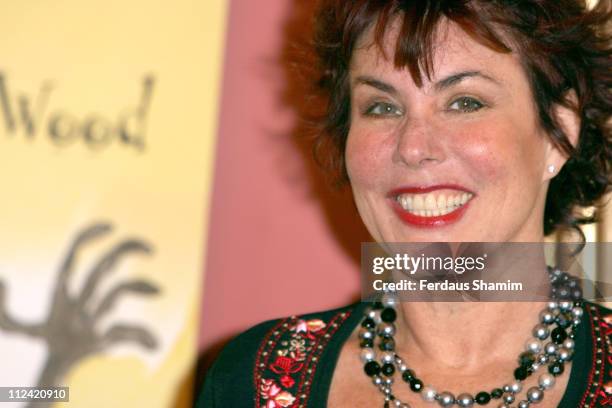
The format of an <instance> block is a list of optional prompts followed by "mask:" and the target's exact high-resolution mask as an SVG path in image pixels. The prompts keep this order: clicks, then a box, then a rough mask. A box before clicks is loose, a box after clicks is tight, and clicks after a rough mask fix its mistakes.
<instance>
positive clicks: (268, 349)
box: [197, 304, 359, 407]
mask: <svg viewBox="0 0 612 408" xmlns="http://www.w3.org/2000/svg"><path fill="white" fill-rule="evenodd" d="M358 305H359V304H353V305H349V306H346V307H342V308H338V309H332V310H326V311H321V312H316V313H309V314H304V315H299V316H297V315H294V316H288V317H284V318H280V319H274V320H269V321H266V322H263V323H260V324H257V325H256V326H253V327H251V328H250V329H248V330H246V331H245V332H243V333H241V334H240V335H238V336H236V337H235V338H234V339H233V340H231V341H230V342H229V343H228V344H227V345H226V346H225V347H224V349H223V351H222V352H221V354H220V355H219V357H218V358H217V360H216V361H215V363H214V364H213V366H212V367H211V369H210V370H209V371H208V373H207V376H206V379H205V381H204V388H203V390H202V392H201V393H200V395H199V397H198V402H197V407H222V406H243V405H246V404H247V401H249V402H251V404H253V406H260V405H259V404H257V403H256V402H257V401H260V400H261V399H262V398H263V399H267V398H274V399H275V400H279V402H281V401H280V400H281V399H284V400H285V401H283V403H285V402H288V401H291V400H293V399H295V397H294V395H295V392H296V389H297V388H300V387H303V385H304V384H303V383H304V382H305V381H307V379H305V378H306V377H305V375H306V374H308V373H307V371H308V369H307V368H306V366H307V365H308V364H311V363H312V362H313V361H312V360H313V359H314V361H315V362H316V361H317V357H316V354H317V352H321V351H322V350H323V349H324V347H325V344H326V343H328V342H329V340H331V339H332V338H333V337H334V335H335V334H336V332H337V331H338V330H339V329H340V328H341V326H342V324H343V323H344V322H345V321H346V320H347V319H348V317H349V316H350V315H351V314H352V312H353V311H354V310H355V309H356V308H357V307H358ZM298 386H300V387H298ZM283 406H284V405H283Z"/></svg>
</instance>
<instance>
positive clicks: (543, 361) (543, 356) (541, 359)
mask: <svg viewBox="0 0 612 408" xmlns="http://www.w3.org/2000/svg"><path fill="white" fill-rule="evenodd" d="M548 360H549V357H548V355H547V354H540V355H539V356H538V363H540V364H546V363H548Z"/></svg>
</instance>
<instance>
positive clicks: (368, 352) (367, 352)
mask: <svg viewBox="0 0 612 408" xmlns="http://www.w3.org/2000/svg"><path fill="white" fill-rule="evenodd" d="M360 357H361V361H362V362H364V363H367V362H368V361H372V360H374V358H375V357H376V355H375V354H374V350H373V349H371V348H363V349H361V356H360Z"/></svg>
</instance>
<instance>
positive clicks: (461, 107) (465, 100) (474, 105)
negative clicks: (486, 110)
mask: <svg viewBox="0 0 612 408" xmlns="http://www.w3.org/2000/svg"><path fill="white" fill-rule="evenodd" d="M483 107H484V104H483V103H481V102H480V101H478V100H477V99H475V98H472V97H469V96H462V97H461V98H457V99H455V100H454V101H453V103H451V104H450V106H449V109H450V110H453V111H459V112H466V113H469V112H476V111H477V110H480V109H482V108H483Z"/></svg>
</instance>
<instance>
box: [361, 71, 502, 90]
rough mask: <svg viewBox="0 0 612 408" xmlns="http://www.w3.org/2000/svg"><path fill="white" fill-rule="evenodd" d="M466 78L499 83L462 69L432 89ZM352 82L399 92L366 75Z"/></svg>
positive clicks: (447, 86)
mask: <svg viewBox="0 0 612 408" xmlns="http://www.w3.org/2000/svg"><path fill="white" fill-rule="evenodd" d="M467 78H482V79H485V80H487V81H489V82H493V83H494V84H497V85H500V83H499V82H498V81H497V80H496V79H494V78H491V77H490V76H488V75H486V74H484V73H482V72H480V71H464V72H459V73H456V74H452V75H449V76H447V77H446V78H443V79H441V80H439V81H437V82H436V83H435V84H434V89H435V90H436V91H442V90H444V89H447V88H450V87H452V86H454V85H457V84H458V83H460V82H461V81H463V80H465V79H467ZM353 82H354V84H355V86H356V85H368V86H371V87H373V88H376V89H378V90H380V91H383V92H386V93H388V94H391V95H397V94H398V93H399V92H398V90H397V89H395V87H394V86H393V85H391V84H388V83H386V82H383V81H380V80H378V79H376V78H374V77H371V76H368V75H360V76H358V77H357V78H355V80H354V81H353Z"/></svg>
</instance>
